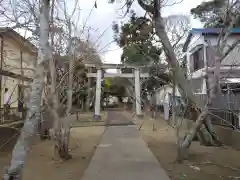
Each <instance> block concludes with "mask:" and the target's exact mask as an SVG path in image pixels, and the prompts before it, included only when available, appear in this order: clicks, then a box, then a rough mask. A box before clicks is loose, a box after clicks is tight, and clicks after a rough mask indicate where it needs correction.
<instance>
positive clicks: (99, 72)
mask: <svg viewBox="0 0 240 180" xmlns="http://www.w3.org/2000/svg"><path fill="white" fill-rule="evenodd" d="M101 79H102V70H101V69H100V68H99V69H97V79H96V94H95V109H94V116H93V119H94V120H100V119H101V115H100V103H101Z"/></svg>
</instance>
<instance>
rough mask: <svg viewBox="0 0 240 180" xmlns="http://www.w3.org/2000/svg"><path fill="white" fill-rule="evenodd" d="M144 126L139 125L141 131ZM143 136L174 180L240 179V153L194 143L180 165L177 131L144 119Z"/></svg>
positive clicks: (159, 122)
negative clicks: (177, 157)
mask: <svg viewBox="0 0 240 180" xmlns="http://www.w3.org/2000/svg"><path fill="white" fill-rule="evenodd" d="M135 122H136V121H135ZM142 122H143V120H138V121H137V122H136V124H137V125H138V127H140V126H141V124H142ZM153 124H154V125H153ZM140 132H141V135H142V137H143V139H144V140H145V141H146V143H147V144H148V146H149V148H150V149H151V151H152V153H153V154H154V155H155V157H156V158H157V159H158V161H159V162H160V164H161V165H162V167H163V168H164V169H165V170H166V171H167V173H168V175H169V176H170V178H171V179H172V180H229V179H235V180H236V179H240V163H239V162H240V151H237V150H234V149H232V148H230V147H220V148H217V147H204V146H200V144H199V142H193V144H192V145H191V147H190V150H189V159H188V160H186V161H184V163H183V164H178V163H176V155H177V146H176V138H175V137H176V136H175V131H174V129H173V128H172V127H170V126H168V125H167V123H166V122H164V120H150V119H145V120H144V124H143V125H142V128H141V129H140Z"/></svg>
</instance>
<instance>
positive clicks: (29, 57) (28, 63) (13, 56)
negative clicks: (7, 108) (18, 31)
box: [1, 36, 35, 107]
mask: <svg viewBox="0 0 240 180" xmlns="http://www.w3.org/2000/svg"><path fill="white" fill-rule="evenodd" d="M3 40H4V47H3V49H4V51H3V52H4V55H3V56H4V60H3V70H5V71H10V72H13V73H15V74H19V75H21V53H20V52H21V48H20V45H19V44H17V42H16V41H14V40H13V39H12V38H10V37H6V36H4V38H3ZM22 59H23V64H22V65H23V68H30V69H34V64H35V63H34V61H35V56H34V55H33V54H32V53H30V52H28V51H26V50H25V51H23V53H22ZM23 75H25V76H27V77H30V78H31V77H32V76H33V71H30V70H26V69H23ZM18 84H21V80H18V79H15V78H10V77H6V76H2V92H1V97H2V98H1V101H2V102H1V107H2V106H3V103H4V101H3V100H4V98H3V97H4V91H5V88H8V91H9V94H12V97H11V102H14V103H13V104H11V107H17V105H18V102H17V98H18V86H17V85H18ZM23 84H25V85H26V84H29V83H28V82H23Z"/></svg>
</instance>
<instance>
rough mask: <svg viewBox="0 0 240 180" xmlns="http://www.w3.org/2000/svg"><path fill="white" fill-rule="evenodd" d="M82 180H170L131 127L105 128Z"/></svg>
mask: <svg viewBox="0 0 240 180" xmlns="http://www.w3.org/2000/svg"><path fill="white" fill-rule="evenodd" d="M82 180H170V178H169V177H168V176H167V174H166V172H165V171H164V170H163V169H162V167H161V166H160V164H159V163H158V161H157V160H156V158H155V157H154V156H153V154H152V153H151V151H150V150H149V148H148V147H147V145H146V144H145V142H144V141H143V140H142V138H141V137H140V136H139V132H138V131H137V129H136V128H135V127H133V126H112V127H108V128H107V129H106V131H105V133H104V134H103V137H102V140H101V142H100V144H99V146H98V148H97V149H96V152H95V154H94V156H93V158H92V160H91V162H90V165H89V167H88V169H87V170H86V171H85V174H84V177H83V179H82Z"/></svg>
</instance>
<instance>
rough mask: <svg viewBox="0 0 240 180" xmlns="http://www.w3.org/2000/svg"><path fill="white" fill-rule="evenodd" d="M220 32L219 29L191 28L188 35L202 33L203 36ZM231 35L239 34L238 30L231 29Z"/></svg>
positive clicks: (239, 29) (239, 30)
mask: <svg viewBox="0 0 240 180" xmlns="http://www.w3.org/2000/svg"><path fill="white" fill-rule="evenodd" d="M220 32H221V28H193V29H191V30H190V33H193V34H194V33H203V34H208V33H209V34H219V33H220ZM231 33H234V34H235V33H236V34H238V33H239V34H240V28H232V29H231Z"/></svg>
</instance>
